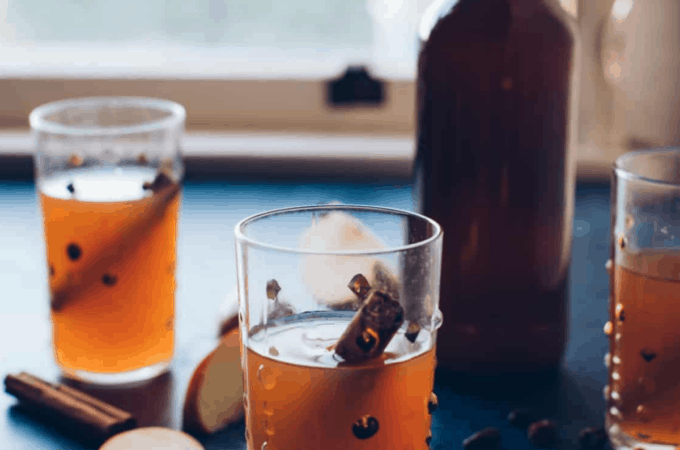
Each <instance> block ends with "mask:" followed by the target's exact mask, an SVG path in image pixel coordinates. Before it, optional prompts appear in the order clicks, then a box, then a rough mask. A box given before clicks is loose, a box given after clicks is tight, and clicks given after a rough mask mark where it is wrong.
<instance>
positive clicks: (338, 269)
mask: <svg viewBox="0 0 680 450" xmlns="http://www.w3.org/2000/svg"><path fill="white" fill-rule="evenodd" d="M300 246H301V247H302V248H305V249H308V250H314V251H318V252H324V251H338V250H344V251H352V250H356V251H365V250H380V249H383V248H385V244H384V243H383V242H382V241H381V239H380V238H379V237H378V236H376V235H375V234H374V233H373V232H372V231H371V230H370V229H369V228H368V227H366V226H365V225H364V224H363V223H362V222H361V221H360V220H358V219H357V218H355V217H352V216H351V215H349V214H347V213H344V212H340V211H333V212H330V213H328V214H324V215H322V216H320V217H318V218H317V219H316V220H315V221H314V222H313V223H312V225H311V226H310V227H309V228H308V229H307V230H306V231H305V232H304V233H303V235H302V236H301V242H300ZM377 261H378V260H377V259H376V258H374V257H369V256H364V257H356V256H333V255H309V256H307V257H306V258H305V262H304V265H303V268H302V270H303V274H302V278H303V282H304V283H305V284H306V286H307V292H308V293H309V294H310V295H312V296H313V297H314V300H315V301H316V302H318V303H321V304H327V305H328V304H333V303H338V302H342V301H345V300H351V299H353V298H354V297H355V296H354V294H353V293H352V292H351V291H350V290H349V288H348V287H347V284H348V283H349V282H350V280H351V279H352V277H354V276H355V275H356V274H359V273H361V274H364V275H365V276H366V277H370V274H371V273H372V272H373V271H372V268H373V265H374V264H375V263H376V262H377ZM371 281H373V280H371V279H370V278H369V282H371Z"/></svg>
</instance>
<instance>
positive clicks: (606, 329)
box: [604, 321, 614, 336]
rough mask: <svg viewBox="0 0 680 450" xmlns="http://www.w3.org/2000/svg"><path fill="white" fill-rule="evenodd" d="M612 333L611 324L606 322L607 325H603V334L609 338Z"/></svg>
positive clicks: (612, 326) (612, 327)
mask: <svg viewBox="0 0 680 450" xmlns="http://www.w3.org/2000/svg"><path fill="white" fill-rule="evenodd" d="M613 331H614V325H612V323H611V322H609V321H607V323H605V324H604V334H606V335H607V336H611V335H612V332H613Z"/></svg>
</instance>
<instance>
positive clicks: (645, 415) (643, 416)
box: [635, 405, 649, 422]
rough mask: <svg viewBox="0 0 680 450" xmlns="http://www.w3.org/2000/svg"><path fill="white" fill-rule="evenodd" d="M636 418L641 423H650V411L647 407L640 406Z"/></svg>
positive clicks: (636, 409)
mask: <svg viewBox="0 0 680 450" xmlns="http://www.w3.org/2000/svg"><path fill="white" fill-rule="evenodd" d="M635 416H636V417H637V418H638V420H640V421H641V422H648V421H649V409H647V407H646V406H645V405H638V406H637V408H635Z"/></svg>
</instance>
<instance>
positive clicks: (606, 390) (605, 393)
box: [602, 384, 610, 400]
mask: <svg viewBox="0 0 680 450" xmlns="http://www.w3.org/2000/svg"><path fill="white" fill-rule="evenodd" d="M609 391H610V388H609V385H608V384H606V385H605V386H604V388H603V389H602V396H603V397H604V399H605V400H609Z"/></svg>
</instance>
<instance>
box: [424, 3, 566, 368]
mask: <svg viewBox="0 0 680 450" xmlns="http://www.w3.org/2000/svg"><path fill="white" fill-rule="evenodd" d="M419 33H420V39H421V49H420V55H419V59H418V105H417V108H418V109H417V114H418V128H417V142H418V144H417V145H418V151H417V158H416V180H417V183H416V192H417V197H418V201H419V210H420V211H421V212H422V213H423V214H425V215H427V216H428V217H431V218H433V219H434V220H436V221H437V222H439V223H440V224H441V225H442V227H443V229H444V250H443V266H442V274H441V295H440V308H441V310H442V312H443V314H444V322H443V325H442V327H441V329H440V330H439V332H438V336H437V358H438V361H439V366H440V367H445V368H448V369H453V370H464V371H526V370H537V369H543V368H551V367H555V366H556V365H557V364H558V363H559V361H560V360H561V357H562V355H563V353H564V348H565V345H566V338H567V314H568V308H567V306H568V299H569V294H568V284H569V266H570V260H571V242H572V221H573V201H574V185H575V169H576V161H575V156H576V154H575V147H574V146H575V144H576V140H575V139H576V107H577V98H576V95H577V84H576V83H577V82H576V80H577V79H576V77H575V76H574V75H575V73H576V70H577V62H578V56H579V44H578V37H577V34H576V25H575V22H574V20H573V18H572V17H571V16H569V15H568V13H566V12H565V11H563V10H562V9H561V7H560V6H559V4H558V2H557V1H554V2H553V1H552V0H458V1H456V0H447V1H438V2H436V3H435V5H433V6H432V7H431V8H430V9H429V10H428V11H427V12H426V14H425V16H424V17H423V21H422V23H421V27H420V30H419Z"/></svg>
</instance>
